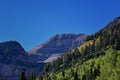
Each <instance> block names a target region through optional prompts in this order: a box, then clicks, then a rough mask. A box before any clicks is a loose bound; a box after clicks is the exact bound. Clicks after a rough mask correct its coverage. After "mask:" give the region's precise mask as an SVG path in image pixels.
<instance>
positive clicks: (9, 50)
mask: <svg viewBox="0 0 120 80" xmlns="http://www.w3.org/2000/svg"><path fill="white" fill-rule="evenodd" d="M0 53H1V54H4V55H13V54H14V55H18V54H21V53H26V52H25V50H24V49H23V47H22V46H21V45H20V43H19V42H17V41H6V42H1V43H0Z"/></svg>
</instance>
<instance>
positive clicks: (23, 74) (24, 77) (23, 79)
mask: <svg viewBox="0 0 120 80" xmlns="http://www.w3.org/2000/svg"><path fill="white" fill-rule="evenodd" d="M19 80H27V78H26V76H25V71H23V72H21V75H20V78H19Z"/></svg>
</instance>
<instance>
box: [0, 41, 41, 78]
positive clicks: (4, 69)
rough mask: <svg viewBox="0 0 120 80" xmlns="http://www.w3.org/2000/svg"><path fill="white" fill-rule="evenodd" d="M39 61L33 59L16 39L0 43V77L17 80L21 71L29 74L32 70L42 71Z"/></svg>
mask: <svg viewBox="0 0 120 80" xmlns="http://www.w3.org/2000/svg"><path fill="white" fill-rule="evenodd" d="M41 67H42V66H40V65H39V64H38V63H37V62H34V61H31V59H30V58H29V56H28V54H27V53H26V52H25V50H24V49H23V48H22V46H21V45H20V44H19V43H18V42H16V41H7V42H3V43H0V78H3V79H4V80H17V79H18V77H19V75H20V73H21V71H23V70H24V71H26V74H27V75H28V74H29V72H31V71H35V70H36V71H37V70H38V71H40V68H41Z"/></svg>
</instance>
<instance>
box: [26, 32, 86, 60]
mask: <svg viewBox="0 0 120 80" xmlns="http://www.w3.org/2000/svg"><path fill="white" fill-rule="evenodd" d="M86 37H87V36H86V35H85V34H57V35H55V36H53V37H52V38H50V39H49V40H48V41H47V42H45V43H43V44H42V45H39V46H37V47H36V48H34V49H33V50H31V51H29V52H28V53H29V54H39V55H42V56H45V55H46V56H47V57H49V59H47V60H46V61H47V62H49V61H52V60H51V59H53V58H56V57H59V56H60V55H61V53H64V52H66V51H68V50H71V49H74V48H76V47H78V46H80V45H81V44H82V43H83V42H84V40H85V38H86ZM52 54H53V55H52ZM59 54H60V55H59ZM56 55H58V56H56Z"/></svg>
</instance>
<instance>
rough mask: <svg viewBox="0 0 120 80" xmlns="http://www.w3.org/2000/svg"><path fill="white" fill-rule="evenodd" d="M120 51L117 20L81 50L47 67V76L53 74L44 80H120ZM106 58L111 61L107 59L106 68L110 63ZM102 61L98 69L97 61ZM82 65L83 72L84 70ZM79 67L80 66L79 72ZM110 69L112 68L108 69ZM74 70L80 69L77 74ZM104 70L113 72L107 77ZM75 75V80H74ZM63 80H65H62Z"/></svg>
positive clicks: (119, 27)
mask: <svg viewBox="0 0 120 80" xmlns="http://www.w3.org/2000/svg"><path fill="white" fill-rule="evenodd" d="M109 49H112V50H109ZM119 50H120V17H117V18H115V19H114V20H113V21H112V22H110V23H109V24H108V25H106V26H105V28H103V29H101V30H100V31H99V32H96V33H95V34H94V35H91V36H88V37H87V38H86V40H85V42H84V43H83V44H82V45H81V46H80V47H79V48H77V49H74V50H71V51H68V52H67V53H65V54H63V55H62V56H61V57H60V58H58V59H57V60H55V61H54V62H52V63H47V64H46V65H45V67H44V70H43V73H44V74H49V76H50V77H44V79H45V80H51V79H52V80H56V79H58V80H64V79H71V80H79V79H81V80H95V79H97V80H119V79H120V77H119V75H118V74H119V66H120V65H119V60H120V57H119V54H120V53H119ZM106 51H108V52H106ZM111 52H112V53H111ZM109 54H110V56H109ZM104 56H105V58H106V57H108V58H107V59H105V61H106V62H107V63H108V64H107V65H105V64H106V63H104V60H103V59H104ZM101 57H102V58H101ZM109 57H110V58H109ZM99 58H101V59H100V64H99V65H97V64H95V65H94V63H95V62H97V61H96V60H98V59H99ZM90 59H92V60H93V59H94V61H95V62H94V63H92V62H90V63H89V60H90ZM110 64H111V65H110ZM82 65H83V70H82V67H81V66H82ZM104 65H105V66H104ZM78 66H80V67H79V71H78ZM88 66H89V67H88ZM108 66H109V68H107V67H108ZM92 67H93V68H92ZM94 67H96V68H94ZM73 68H76V70H75V72H74V71H73ZM104 68H105V69H108V70H106V71H109V72H106V74H104ZM65 70H67V71H68V72H64V71H65ZM111 70H112V71H111ZM55 73H58V75H56V74H55ZM78 73H79V74H78ZM68 74H70V75H68ZM110 74H111V75H110ZM51 75H52V76H51ZM60 75H62V76H60ZM65 75H67V76H65ZM71 75H73V76H72V77H70V76H71ZM91 76H93V77H91ZM114 76H115V77H114ZM60 77H61V78H62V79H60ZM46 78H47V79H46Z"/></svg>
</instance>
